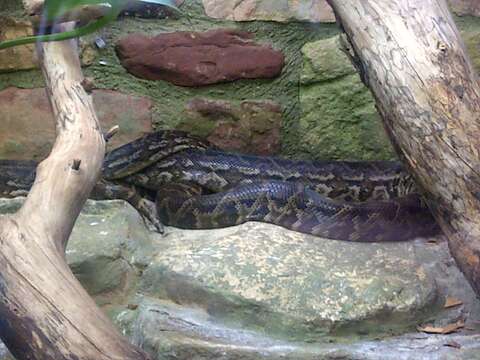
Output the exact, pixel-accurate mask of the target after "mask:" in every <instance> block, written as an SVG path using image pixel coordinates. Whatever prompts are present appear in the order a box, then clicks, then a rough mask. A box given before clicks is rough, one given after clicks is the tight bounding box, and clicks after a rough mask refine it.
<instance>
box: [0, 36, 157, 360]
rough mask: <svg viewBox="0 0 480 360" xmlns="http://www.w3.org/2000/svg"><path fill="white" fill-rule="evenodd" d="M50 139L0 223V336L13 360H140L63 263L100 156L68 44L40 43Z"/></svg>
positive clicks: (101, 149)
mask: <svg viewBox="0 0 480 360" xmlns="http://www.w3.org/2000/svg"><path fill="white" fill-rule="evenodd" d="M41 47H42V50H43V51H42V56H41V57H40V58H41V59H42V70H43V73H44V75H45V79H46V84H47V91H48V95H49V98H50V102H51V104H52V107H53V111H54V113H55V117H56V130H57V139H56V142H55V144H54V146H53V149H52V152H51V154H50V155H49V156H48V158H47V159H46V160H44V161H43V162H42V163H41V164H40V165H39V167H38V169H37V177H36V179H35V183H34V186H33V188H32V190H31V192H30V194H29V196H28V198H27V200H26V202H25V204H24V205H23V207H22V208H21V209H20V210H19V212H18V213H16V214H13V215H6V216H2V217H0V268H1V269H2V271H1V272H0V337H1V338H2V340H3V341H4V342H5V344H6V345H7V347H8V348H9V350H10V351H11V352H12V354H13V355H14V356H15V357H16V358H17V359H18V360H26V359H37V360H47V359H48V360H51V359H55V360H67V359H68V360H73V359H75V360H91V359H95V360H107V359H108V360H112V359H118V360H120V359H122V360H124V359H128V360H146V359H149V357H148V356H147V355H146V354H145V353H144V352H143V351H142V350H140V349H138V348H136V347H134V346H133V345H131V344H129V343H128V341H127V340H126V339H125V338H123V337H122V336H121V335H120V334H119V333H118V331H117V330H116V329H115V328H114V327H113V325H112V324H111V323H110V321H109V319H108V318H107V317H106V316H105V314H103V313H102V312H101V311H100V309H98V308H97V307H96V305H95V303H94V302H93V300H92V299H91V298H90V297H89V295H88V294H87V293H86V291H85V290H84V289H83V288H82V286H81V285H80V283H79V282H78V281H77V280H76V279H75V277H74V276H73V274H72V272H71V271H70V269H69V268H68V265H67V264H66V261H65V253H64V250H65V246H66V243H67V240H68V238H69V236H70V233H71V230H72V227H73V225H74V223H75V220H76V218H77V216H78V214H79V213H80V210H81V209H82V207H83V204H84V203H85V200H86V199H87V197H88V195H89V193H90V191H91V189H92V188H93V186H94V184H95V182H96V180H97V177H98V175H99V173H100V168H101V164H102V161H103V155H104V150H105V144H104V140H103V136H102V134H101V131H100V127H99V124H98V120H97V117H96V115H95V112H94V110H93V106H92V100H91V97H90V96H89V95H88V94H87V93H86V92H85V90H84V89H83V87H82V84H81V83H82V80H83V77H82V74H81V70H80V63H79V59H78V52H77V49H76V45H75V41H73V40H71V41H64V42H52V43H44V44H42V45H41Z"/></svg>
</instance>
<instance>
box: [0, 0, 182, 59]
mask: <svg viewBox="0 0 480 360" xmlns="http://www.w3.org/2000/svg"><path fill="white" fill-rule="evenodd" d="M138 1H140V2H143V3H149V4H158V5H165V6H168V7H170V8H172V9H175V10H178V9H177V7H176V6H175V3H174V1H173V0H138ZM127 3H128V0H45V4H44V10H43V15H42V23H54V22H55V20H56V19H59V18H62V17H63V16H64V15H65V14H67V13H69V12H72V11H74V10H75V9H78V7H80V6H86V5H101V6H107V7H109V8H110V10H109V11H108V12H107V14H105V15H104V16H103V17H101V18H99V19H96V20H92V21H90V22H89V23H87V24H86V25H84V26H81V27H79V28H77V29H74V30H71V31H64V32H60V33H55V34H47V35H43V34H40V35H37V36H27V37H23V38H19V39H14V40H9V41H4V42H0V50H1V49H6V48H9V47H12V46H17V45H24V44H30V43H34V42H37V41H60V40H66V39H71V38H75V37H79V36H83V35H86V34H90V33H92V32H94V31H97V30H98V29H100V28H102V27H104V26H106V25H108V24H109V23H110V22H112V21H114V20H115V19H116V18H117V17H118V15H119V14H120V12H121V11H122V9H123V8H124V7H125V6H126V5H127Z"/></svg>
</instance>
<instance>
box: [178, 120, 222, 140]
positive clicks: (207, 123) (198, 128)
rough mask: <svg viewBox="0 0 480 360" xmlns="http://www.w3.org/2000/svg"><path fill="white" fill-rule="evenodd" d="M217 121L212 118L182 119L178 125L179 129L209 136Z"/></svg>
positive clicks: (204, 136) (201, 135)
mask: <svg viewBox="0 0 480 360" xmlns="http://www.w3.org/2000/svg"><path fill="white" fill-rule="evenodd" d="M215 127H216V123H215V121H212V120H206V119H203V120H202V121H195V120H193V121H188V120H185V121H182V122H181V123H180V124H179V125H178V126H177V129H178V130H182V131H186V132H189V133H191V134H194V135H195V136H200V137H202V138H207V137H208V136H209V135H210V134H211V133H212V131H213V130H214V129H215Z"/></svg>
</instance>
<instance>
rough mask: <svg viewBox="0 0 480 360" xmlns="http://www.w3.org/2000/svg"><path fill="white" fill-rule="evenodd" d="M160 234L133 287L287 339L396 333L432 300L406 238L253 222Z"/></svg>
mask: <svg viewBox="0 0 480 360" xmlns="http://www.w3.org/2000/svg"><path fill="white" fill-rule="evenodd" d="M167 239H168V241H166V242H165V243H164V244H162V245H163V246H162V247H161V248H160V251H159V253H158V254H157V255H156V256H155V257H154V258H153V260H152V263H151V264H150V266H149V267H148V269H146V270H145V272H144V276H143V278H142V280H141V285H140V288H141V290H142V292H144V293H145V294H150V295H152V296H158V297H160V298H166V299H170V300H172V301H174V302H176V303H179V304H192V303H193V304H196V305H197V306H200V307H203V308H205V309H207V311H208V313H209V314H210V315H212V316H214V317H217V318H221V319H223V320H224V321H230V322H231V321H241V323H242V325H243V326H245V327H251V328H257V327H262V328H264V329H265V331H266V332H268V333H271V334H277V335H280V336H284V337H288V338H296V339H303V340H307V339H317V340H318V338H319V337H320V336H322V335H326V334H331V333H332V332H335V333H350V334H355V333H362V332H368V333H371V332H376V331H378V332H381V331H385V330H388V331H392V332H399V331H402V330H405V328H409V327H413V326H414V325H415V324H416V323H418V322H419V321H420V319H421V318H422V317H423V316H425V313H428V311H429V309H431V307H432V306H433V304H434V302H435V299H436V290H435V283H434V281H433V280H432V279H431V278H430V277H429V276H427V275H426V273H425V271H424V269H423V268H422V267H421V266H420V265H419V264H418V263H416V262H415V255H414V252H413V245H412V244H410V243H398V244H370V245H366V244H358V243H348V242H339V241H331V240H324V239H319V238H316V237H313V236H308V235H303V234H300V233H296V232H293V231H289V230H285V229H283V228H280V227H276V226H273V225H269V224H260V223H247V224H244V225H241V226H238V227H232V228H226V229H222V230H217V231H214V232H212V231H194V232H193V231H190V232H189V231H175V232H172V233H171V234H170V235H169V236H168V238H167ZM394 319H395V320H394ZM398 319H402V321H401V323H402V325H401V326H400V327H399V326H398Z"/></svg>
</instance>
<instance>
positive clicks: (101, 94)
mask: <svg viewBox="0 0 480 360" xmlns="http://www.w3.org/2000/svg"><path fill="white" fill-rule="evenodd" d="M93 102H94V105H95V109H96V111H97V115H98V117H99V119H100V123H101V125H102V128H103V130H104V131H107V130H109V129H110V128H111V127H112V126H114V125H119V126H120V131H119V132H118V134H117V135H115V136H114V137H113V138H112V140H111V141H110V142H109V146H110V147H117V146H119V145H121V144H124V143H126V142H129V141H131V140H133V139H135V138H137V137H140V136H141V135H143V133H144V132H149V131H151V130H152V127H151V121H152V119H151V117H152V114H151V107H152V102H151V100H149V99H147V98H141V97H135V96H129V95H125V94H122V93H120V92H116V91H111V90H93ZM112 109H115V111H112ZM54 139H55V128H54V121H53V115H52V112H51V108H50V104H49V102H48V99H47V95H46V93H45V89H43V88H37V89H18V88H13V87H11V88H7V89H5V90H3V91H0V158H4V159H26V160H29V159H35V160H41V159H43V158H45V156H46V155H47V154H48V153H49V152H50V149H51V146H52V143H53V140H54Z"/></svg>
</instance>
